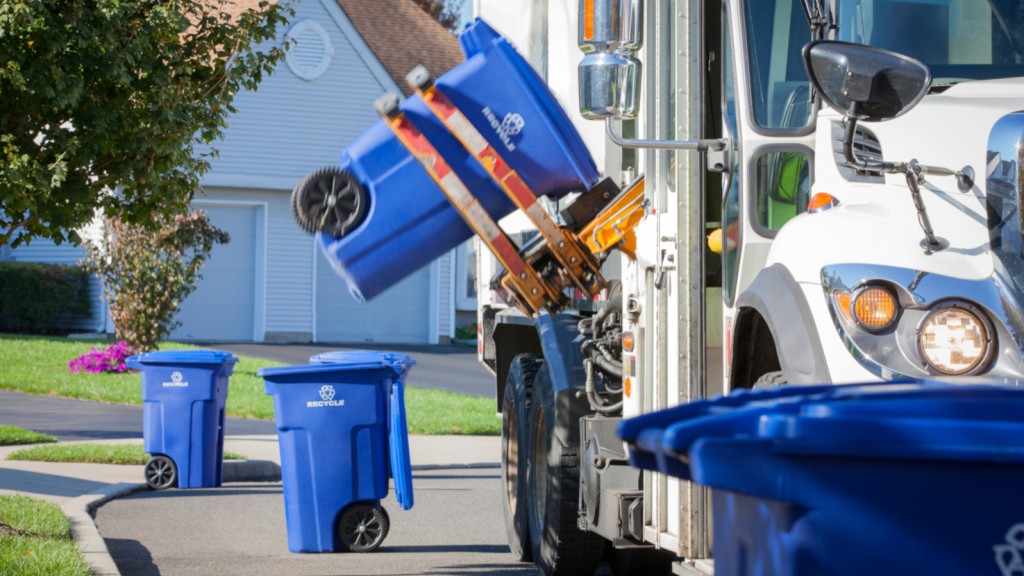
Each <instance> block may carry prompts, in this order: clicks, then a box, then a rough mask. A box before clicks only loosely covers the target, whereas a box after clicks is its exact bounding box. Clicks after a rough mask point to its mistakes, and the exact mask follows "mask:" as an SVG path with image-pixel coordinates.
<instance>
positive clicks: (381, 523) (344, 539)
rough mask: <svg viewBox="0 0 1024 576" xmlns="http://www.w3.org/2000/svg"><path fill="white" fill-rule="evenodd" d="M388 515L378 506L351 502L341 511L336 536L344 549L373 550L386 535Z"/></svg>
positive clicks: (353, 550)
mask: <svg viewBox="0 0 1024 576" xmlns="http://www.w3.org/2000/svg"><path fill="white" fill-rule="evenodd" d="M388 527H389V524H388V516H387V513H386V512H384V509H383V508H381V507H380V506H372V505H370V504H353V505H351V506H349V507H348V508H346V509H345V511H344V512H342V513H341V518H340V519H339V520H338V537H339V538H340V539H341V544H342V545H343V546H344V547H345V549H346V550H349V551H351V552H373V551H374V550H376V549H377V548H380V545H381V543H382V542H384V538H386V537H387V535H388Z"/></svg>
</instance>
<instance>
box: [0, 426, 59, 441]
mask: <svg viewBox="0 0 1024 576" xmlns="http://www.w3.org/2000/svg"><path fill="white" fill-rule="evenodd" d="M56 441H57V439H56V438H54V437H53V436H50V435H48V434H40V433H39V432H33V431H31V430H25V429H24V428H18V427H17V426H4V425H0V446H19V445H21V444H42V443H44V442H56Z"/></svg>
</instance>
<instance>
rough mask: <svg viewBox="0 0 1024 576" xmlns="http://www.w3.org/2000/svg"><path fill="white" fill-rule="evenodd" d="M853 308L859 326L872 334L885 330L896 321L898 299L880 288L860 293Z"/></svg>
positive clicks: (869, 288) (871, 288)
mask: <svg viewBox="0 0 1024 576" xmlns="http://www.w3.org/2000/svg"><path fill="white" fill-rule="evenodd" d="M851 308H852V311H853V316H854V318H855V319H856V321H857V324H860V326H861V327H862V328H864V329H865V330H869V331H871V332H878V331H880V330H885V329H886V328H888V327H890V326H892V324H893V322H895V321H896V312H897V305H896V297H895V296H893V295H892V292H889V291H888V290H886V289H885V288H881V287H879V286H869V287H867V288H865V289H863V290H861V291H860V292H858V293H857V295H856V296H855V297H854V299H853V306H852V307H851Z"/></svg>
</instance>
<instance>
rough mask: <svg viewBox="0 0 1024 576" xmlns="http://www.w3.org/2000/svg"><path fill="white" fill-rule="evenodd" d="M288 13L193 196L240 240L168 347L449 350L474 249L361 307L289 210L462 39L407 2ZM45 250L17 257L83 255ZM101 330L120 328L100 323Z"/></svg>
mask: <svg viewBox="0 0 1024 576" xmlns="http://www.w3.org/2000/svg"><path fill="white" fill-rule="evenodd" d="M292 7H293V8H294V10H295V13H294V15H293V16H292V18H291V21H290V23H289V24H288V26H287V29H286V30H284V31H283V34H282V37H281V38H280V39H279V42H281V43H283V42H284V40H285V38H288V39H292V40H294V41H295V42H294V45H293V46H292V48H291V49H290V50H289V52H288V55H287V58H286V59H285V61H284V62H282V63H280V64H279V65H278V67H277V68H276V69H275V71H274V72H273V74H271V75H269V76H268V77H265V78H264V80H263V82H262V83H261V85H260V87H259V90H257V91H256V92H246V93H240V94H238V95H237V96H236V98H235V101H234V105H235V107H236V109H237V113H235V114H234V115H232V116H231V117H230V118H229V119H228V128H227V129H226V131H225V134H224V137H223V139H222V140H221V141H220V142H218V143H216V144H215V147H216V148H217V149H218V150H219V152H220V154H219V156H218V157H217V158H216V159H214V160H213V162H212V167H211V170H210V171H209V172H208V173H207V174H206V175H205V177H204V178H203V181H202V186H203V190H202V191H200V192H199V193H197V194H196V197H195V200H194V203H193V206H194V207H195V208H199V209H202V210H205V211H206V212H207V213H209V215H210V217H211V220H212V221H213V223H214V225H216V226H218V227H219V228H222V229H224V230H226V231H227V232H228V233H229V234H230V235H231V242H230V243H229V244H226V245H220V246H216V247H215V248H214V250H213V253H212V255H211V257H210V259H209V260H208V262H207V263H206V265H205V266H204V268H203V270H202V274H203V279H202V281H201V282H200V283H199V285H198V287H197V289H196V291H195V292H194V293H193V294H192V295H191V296H189V298H188V299H186V301H185V302H184V303H182V305H181V307H180V310H179V314H178V317H177V319H178V320H180V321H181V323H182V325H181V326H180V327H179V328H177V329H176V330H175V331H174V332H173V333H172V334H171V338H172V339H179V340H198V341H256V342H285V341H287V342H310V341H312V342H381V343H419V344H430V343H439V342H444V341H447V339H449V338H451V337H452V336H453V335H454V331H455V327H456V326H455V324H456V313H457V311H456V306H457V305H459V306H461V307H462V308H464V309H466V310H473V309H475V302H473V301H472V298H471V296H472V295H471V294H467V293H466V290H465V287H466V286H468V285H470V284H471V283H470V282H467V280H466V275H467V274H468V273H469V272H470V271H471V268H470V267H469V266H467V265H466V263H467V262H469V261H470V258H471V255H470V254H467V253H466V249H465V247H463V248H460V249H459V250H457V251H455V250H453V251H452V252H451V253H449V254H447V255H446V256H444V257H442V258H440V259H438V260H437V261H435V262H434V263H432V264H430V265H428V266H426V267H424V268H422V269H420V270H418V271H416V272H414V273H413V274H411V275H410V276H409V277H408V278H406V279H405V280H403V281H402V282H400V283H399V284H397V285H396V286H394V287H392V288H391V289H389V290H388V291H387V292H385V293H384V294H382V295H380V296H379V297H377V298H375V299H374V300H372V301H370V302H368V303H365V304H361V303H358V302H356V301H355V300H354V299H353V298H352V297H351V296H350V295H349V293H348V290H347V288H346V287H345V285H344V284H343V282H342V281H341V280H340V279H339V278H338V277H337V276H336V275H335V273H334V272H333V271H332V269H331V268H330V266H329V265H328V263H327V262H326V261H325V260H324V258H323V257H322V256H321V255H320V253H319V249H318V247H317V246H316V245H315V244H314V239H313V238H312V237H311V236H309V235H307V234H306V233H304V232H303V231H302V230H300V229H299V227H298V226H297V225H296V224H295V222H294V220H293V217H292V214H291V209H290V204H289V200H290V195H291V190H292V188H293V187H294V186H295V184H297V183H298V182H299V180H300V179H301V178H302V177H303V176H305V175H306V174H307V173H309V172H311V171H313V170H315V169H317V168H320V167H322V166H330V165H335V164H337V162H338V159H339V156H340V154H341V152H342V150H343V149H344V148H345V146H346V145H347V144H348V143H349V142H351V141H352V140H354V139H355V138H356V137H357V136H359V135H360V134H361V133H362V132H363V131H364V130H365V129H366V128H367V127H369V126H370V125H371V124H372V123H373V122H376V121H377V115H376V112H375V111H374V108H373V102H374V100H375V99H376V98H377V97H379V96H380V95H381V94H383V93H384V92H388V91H390V92H401V93H404V94H405V95H409V89H408V88H407V87H406V85H405V82H404V80H403V79H404V77H405V74H406V73H407V72H408V71H409V70H411V69H412V68H413V67H414V66H415V65H416V64H420V63H422V64H424V65H426V66H427V67H428V69H430V70H431V71H433V72H435V73H437V74H440V73H442V72H444V71H446V70H448V69H450V68H452V67H453V66H455V65H456V64H458V63H459V62H461V61H462V60H463V57H462V52H461V50H460V49H459V46H458V41H457V39H456V38H455V37H454V36H452V35H451V34H450V33H448V32H447V31H445V30H444V29H443V28H441V26H440V25H438V24H437V23H436V22H434V21H433V20H432V19H431V18H430V17H429V16H428V15H426V14H425V13H423V12H422V11H421V10H420V9H419V8H418V7H417V6H416V5H415V4H414V3H413V2H411V1H410V0H300V1H297V2H293V3H292ZM45 244H46V242H44V241H36V242H33V243H32V245H31V246H30V247H26V248H19V249H16V250H13V251H10V254H9V256H10V257H12V258H17V259H20V260H32V259H36V258H37V257H39V256H40V255H41V254H43V253H45V254H43V255H45V256H46V258H48V259H49V260H50V261H53V260H54V258H56V259H57V260H60V261H63V262H70V261H74V260H75V259H76V258H77V257H79V256H80V253H81V250H80V249H74V248H68V247H53V246H52V245H51V246H45ZM51 251H55V252H56V253H57V255H56V256H55V255H53V254H49V252H51ZM76 251H77V252H76ZM460 278H461V280H460ZM460 295H461V296H462V297H461V298H460V297H459V296H460ZM99 316H102V314H99ZM95 323H97V324H99V325H98V326H97V327H98V328H101V329H105V330H107V331H112V330H113V328H112V326H110V325H109V323H107V322H105V321H104V320H103V319H102V318H100V319H99V320H96V321H95Z"/></svg>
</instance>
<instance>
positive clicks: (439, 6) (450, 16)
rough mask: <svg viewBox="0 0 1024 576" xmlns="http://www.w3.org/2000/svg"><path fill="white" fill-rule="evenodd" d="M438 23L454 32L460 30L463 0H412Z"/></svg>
mask: <svg viewBox="0 0 1024 576" xmlns="http://www.w3.org/2000/svg"><path fill="white" fill-rule="evenodd" d="M412 1H413V2H415V3H416V5H417V6H419V7H420V8H421V9H422V10H423V11H424V12H426V13H427V14H430V17H431V18H433V19H434V20H437V23H438V24H440V25H441V26H444V28H445V30H447V31H449V32H451V33H452V34H457V33H458V31H459V13H460V12H461V11H462V2H463V0H412Z"/></svg>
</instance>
